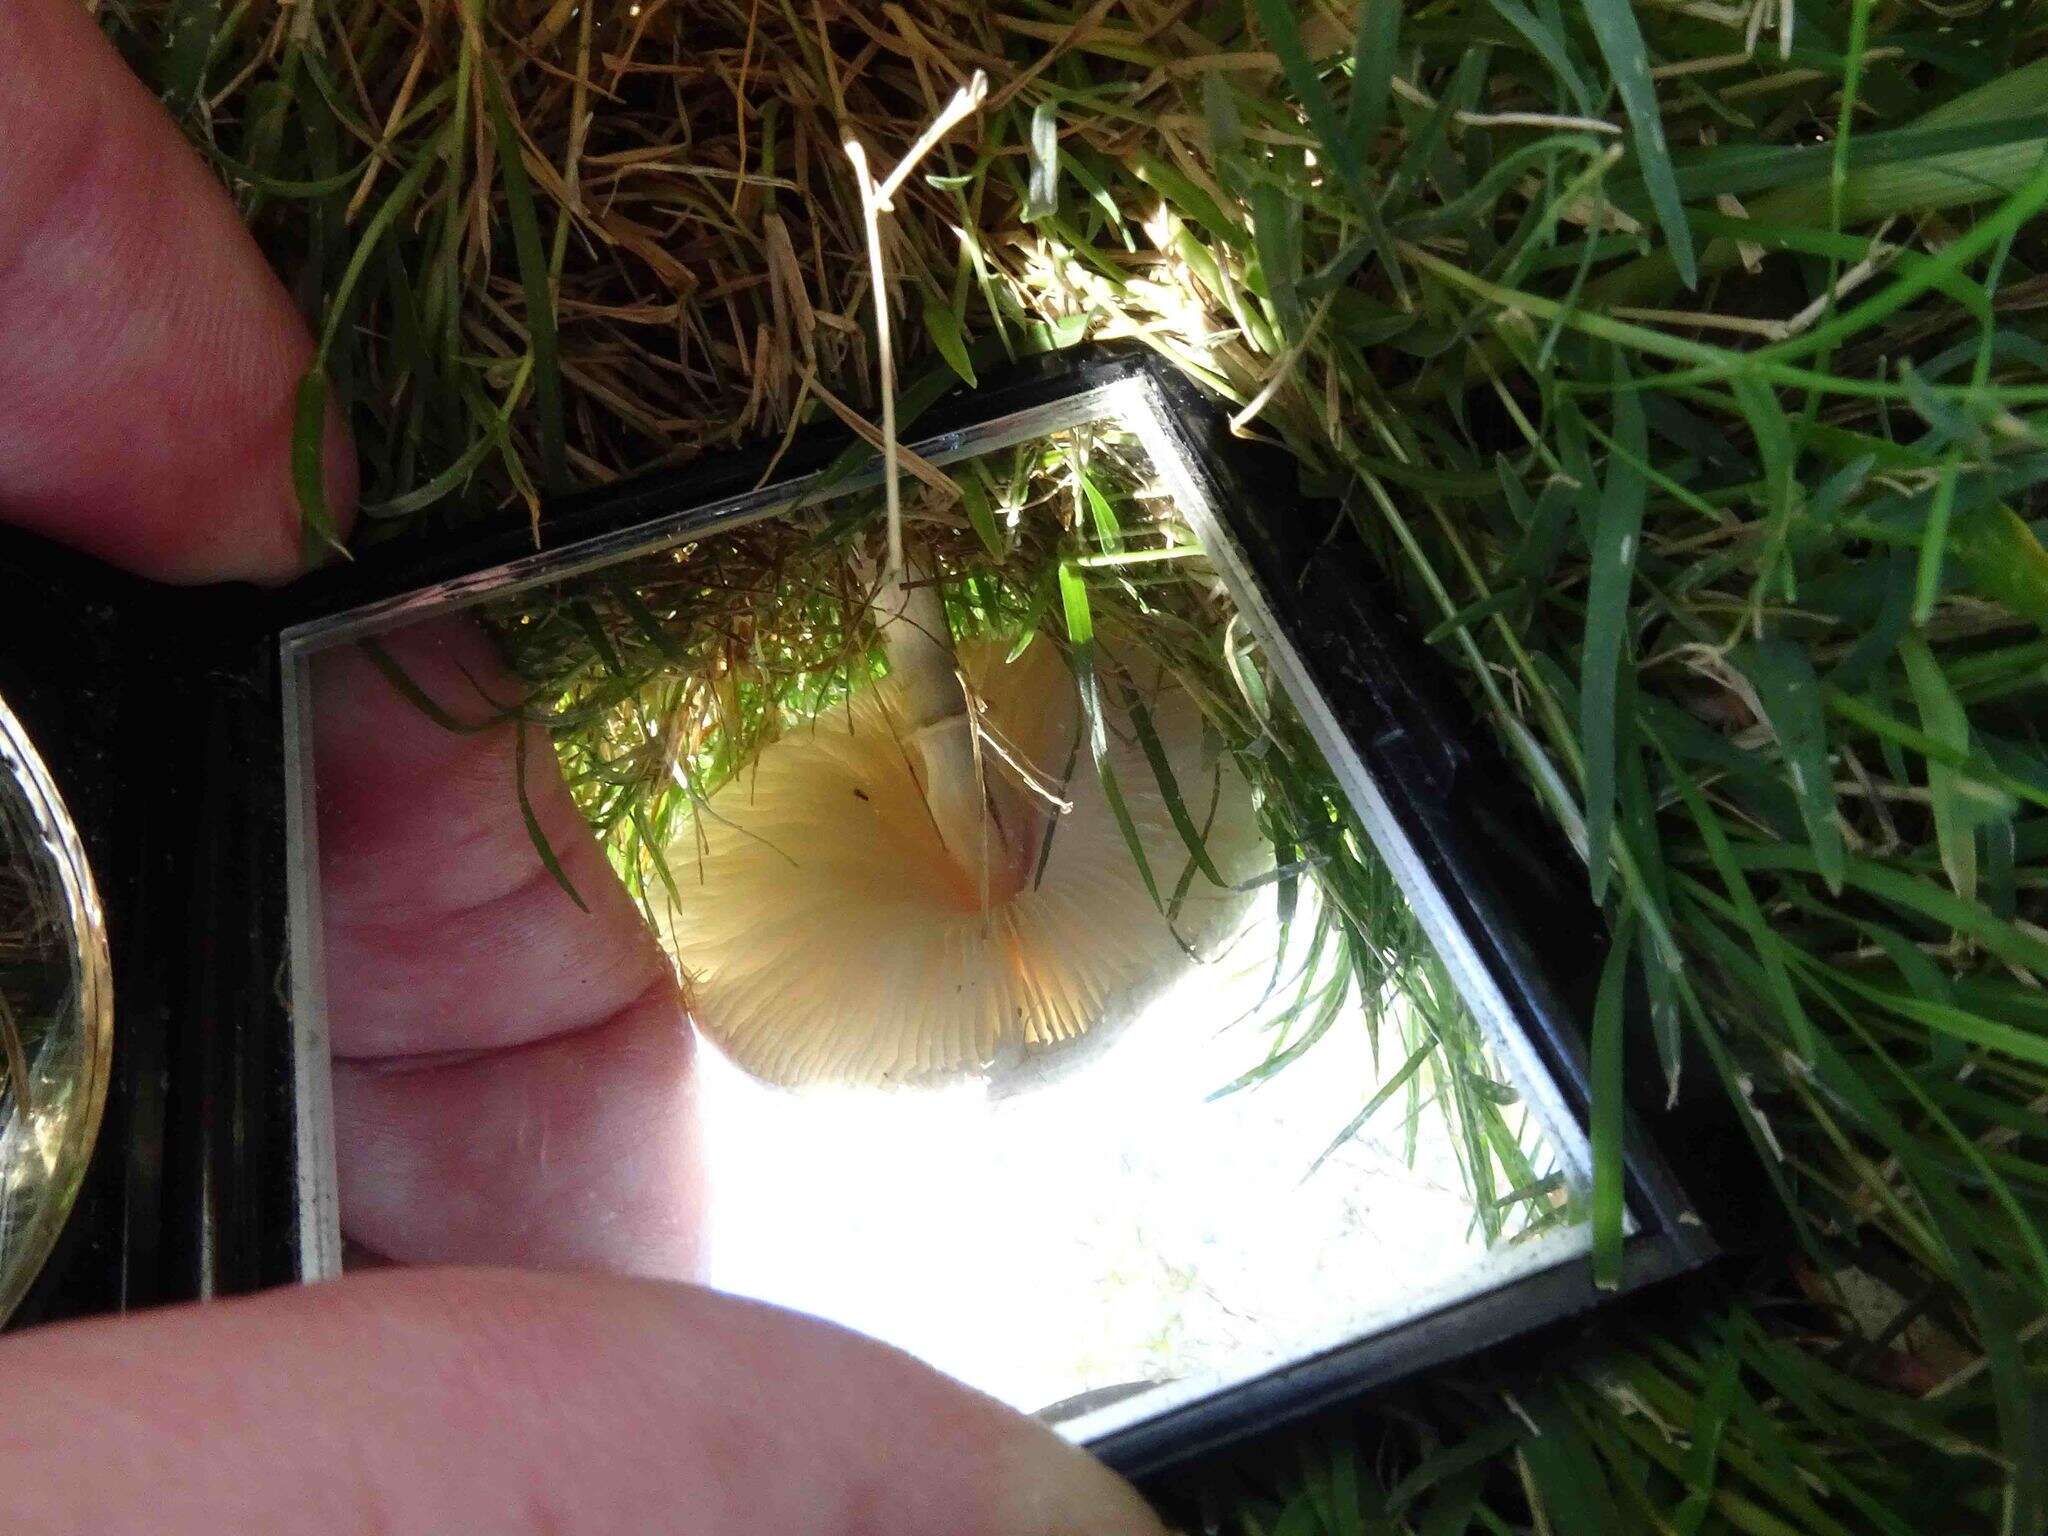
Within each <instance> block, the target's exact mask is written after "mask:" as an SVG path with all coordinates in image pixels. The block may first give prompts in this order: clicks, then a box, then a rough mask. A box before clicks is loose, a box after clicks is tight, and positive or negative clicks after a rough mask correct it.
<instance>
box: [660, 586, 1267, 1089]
mask: <svg viewBox="0 0 2048 1536" xmlns="http://www.w3.org/2000/svg"><path fill="white" fill-rule="evenodd" d="M940 623H941V624H943V618H941V620H940ZM940 633H941V634H943V633H944V631H943V629H941V630H940ZM885 639H886V640H889V641H890V642H891V645H890V651H891V656H890V659H891V664H892V668H891V672H890V674H889V675H888V676H886V677H885V678H883V679H882V680H881V681H880V682H878V683H876V684H874V685H873V686H870V687H864V688H862V689H860V690H858V691H857V692H856V693H855V695H854V697H853V698H852V699H851V700H850V701H849V702H848V703H847V705H846V706H845V707H844V708H843V709H836V710H833V711H831V712H829V713H827V714H826V715H823V716H821V717H820V718H819V719H817V720H816V721H814V722H812V723H811V724H810V725H809V726H807V727H805V728H804V729H802V730H798V731H794V732H792V733H790V734H789V735H787V736H784V737H782V738H780V739H779V740H777V741H775V742H774V743H772V744H770V745H769V746H768V747H767V748H765V749H764V750H763V751H762V753H761V755H760V757H759V758H758V760H757V761H756V762H755V763H754V764H753V765H752V766H751V767H750V768H749V769H748V770H747V771H746V772H745V773H743V774H741V775H740V776H739V777H738V778H736V779H734V780H733V781H732V782H731V783H729V784H728V785H727V786H726V787H725V788H724V789H722V790H721V791H720V792H719V793H717V794H716V795H714V796H713V797H712V799H711V802H710V804H709V806H708V807H707V808H706V809H705V811H704V813H703V814H701V815H700V816H698V817H697V818H696V823H695V825H694V826H692V827H690V828H688V829H687V830H686V831H685V832H684V833H683V834H682V836H681V837H679V838H678V840H677V842H676V844H675V846H674V847H673V848H672V849H671V850H670V866H671V869H672V871H673V873H674V876H675V882H676V887H677V899H676V900H675V901H674V902H672V903H669V904H667V906H666V908H665V910H664V911H662V912H661V913H660V914H659V915H658V926H659V927H660V929H661V930H662V937H663V940H664V942H665V943H666V944H667V945H668V947H669V949H670V952H671V953H672V954H674V955H675V957H676V959H677V961H678V963H679V964H680V965H681V967H682V970H683V973H684V976H685V979H686V982H687V985H688V989H689V994H690V998H691V1006H692V1012H693V1014H694V1015H695V1017H696V1020H697V1023H698V1026H699V1028H700V1029H702V1030H703V1031H704V1033H705V1034H706V1035H708V1036H709V1037H710V1038H711V1040H712V1041H714V1042H715V1043H716V1044H717V1045H718V1046H719V1047H720V1048H721V1049H722V1050H723V1051H724V1052H725V1053H726V1054H727V1055H728V1056H730V1057H731V1058H732V1059H733V1060H734V1061H735V1062H736V1063H737V1064H738V1065H739V1066H740V1067H741V1068H742V1069H744V1070H745V1071H747V1072H749V1073H751V1074H752V1075H754V1076H756V1077H758V1078H761V1079H764V1080H766V1081H768V1082H771V1083H776V1084H781V1085H787V1086H802V1085H812V1084H828V1083H830V1084H862V1085H886V1084H935V1083H943V1082H947V1081H954V1080H958V1079H960V1078H963V1077H968V1076H975V1075H982V1076H987V1075H991V1074H994V1075H997V1076H1000V1075H1002V1074H1003V1073H1004V1072H1005V1071H1007V1070H1011V1069H1015V1068H1017V1067H1018V1066H1019V1065H1020V1064H1022V1063H1027V1062H1028V1063H1029V1064H1030V1067H1031V1070H1030V1071H1029V1072H1028V1073H1027V1074H1026V1075H1027V1076H1028V1077H1030V1078H1031V1079H1033V1080H1037V1079H1040V1078H1042V1077H1043V1076H1044V1075H1045V1074H1044V1072H1043V1067H1044V1066H1045V1065H1046V1063H1045V1062H1044V1061H1043V1059H1042V1058H1044V1057H1045V1056H1046V1055H1047V1054H1048V1053H1054V1052H1065V1051H1069V1050H1071V1049H1072V1047H1073V1043H1074V1042H1076V1041H1078V1040H1080V1039H1081V1038H1082V1037H1084V1036H1087V1035H1089V1034H1091V1032H1094V1033H1096V1034H1098V1035H1099V1034H1100V1032H1102V1031H1104V1030H1107V1029H1113V1028H1115V1027H1116V1026H1117V1025H1119V1024H1121V1023H1124V1022H1128V1020H1129V1018H1130V1017H1131V1016H1133V1015H1134V1014H1135V1013H1136V1012H1137V1011H1140V1010H1141V1009H1142V1007H1143V1004H1144V1003H1145V1001H1146V1000H1147V999H1148V998H1149V997H1150V996H1152V995H1154V994H1155V993H1156V992H1157V991H1158V990H1159V988H1160V987H1162V986H1163V985H1164V984H1166V983H1167V982H1169V981H1171V980H1172V979H1173V978H1174V977H1176V976H1179V975H1181V974H1184V973H1185V970H1186V968H1187V967H1188V966H1189V965H1190V964H1191V963H1192V962H1191V961H1190V959H1189V956H1188V952H1187V949H1186V948H1183V943H1182V941H1183V940H1185V941H1186V942H1187V945H1188V946H1189V947H1191V948H1193V949H1194V950H1195V951H1197V953H1206V952H1207V951H1208V950H1210V949H1213V948H1214V947H1216V946H1217V945H1218V944H1219V943H1221V942H1222V941H1224V940H1226V939H1227V938H1228V937H1229V936H1230V935H1231V934H1232V933H1233V932H1234V931H1235V929H1236V927H1237V926H1238V925H1239V924H1240V923H1241V921H1242V919H1243V917H1244V914H1245V912H1246V910H1247V907H1248V905H1249V903H1248V899H1247V898H1246V897H1244V896H1243V895H1242V894H1240V893H1239V892H1237V891H1235V890H1232V889H1227V888H1225V889H1219V888H1218V887H1216V886H1213V885H1211V884H1210V883H1209V882H1208V881H1206V880H1204V879H1202V878H1201V877H1199V876H1198V877H1197V878H1196V879H1195V881H1194V882H1193V883H1192V884H1191V886H1190V888H1189V890H1188V892H1187V894H1186V896H1185V898H1184V900H1183V903H1182V907H1181V910H1180V914H1179V920H1178V923H1177V927H1178V931H1179V936H1178V937H1176V934H1175V931H1174V929H1173V928H1170V927H1169V926H1168V924H1167V922H1166V919H1165V918H1164V916H1162V915H1161V914H1160V913H1159V911H1158V910H1157V908H1155V907H1154V905H1153V903H1152V899H1151V897H1150V895H1149V894H1148V893H1147V891H1146V889H1145V885H1144V881H1143V878H1142V876H1141V875H1140V873H1139V870H1138V867H1137V864H1136V861H1135V860H1134V859H1133V858H1132V855H1131V850H1130V847H1129V845H1128V844H1127V843H1126V841H1125V840H1124V836H1123V832H1122V829H1121V828H1120V827H1119V826H1118V825H1117V821H1116V818H1115V816H1114V814H1113V812H1112V811H1111V809H1110V806H1109V804H1108V801H1107V799H1106V797H1105V796H1104V794H1103V790H1102V785H1101V780H1100V777H1099V775H1098V774H1097V773H1096V772H1095V770H1094V768H1093V766H1092V764H1091V763H1090V761H1089V758H1088V755H1087V753H1086V752H1085V751H1083V752H1080V753H1078V754H1077V753H1076V752H1075V743H1076V740H1077V735H1078V732H1079V731H1080V729H1081V721H1080V712H1079V706H1078V702H1077V699H1076V692H1075V687H1074V681H1073V678H1072V676H1071V674H1070V673H1069V671H1068V669H1067V666H1066V663H1065V660H1064V658H1063V657H1062V656H1061V655H1060V653H1059V652H1058V651H1057V650H1056V649H1055V647H1053V646H1052V645H1051V644H1050V643H1048V642H1046V641H1044V640H1038V641H1034V642H1033V643H1032V644H1031V645H1030V646H1029V647H1028V648H1027V649H1026V650H1025V651H1024V652H1023V654H1022V655H1021V656H1018V657H1017V658H1015V659H1014V660H1012V659H1009V658H1008V657H1007V653H1006V651H1007V648H1006V647H1005V646H1003V645H1001V644H998V643H995V642H987V641H973V642H969V643H967V644H964V645H962V646H960V647H959V648H958V650H957V653H956V654H949V655H948V656H947V657H946V658H945V659H946V660H948V661H951V662H955V663H957V667H958V676H957V677H955V676H953V668H952V666H950V665H949V666H948V667H947V669H946V670H947V676H948V680H949V682H950V684H951V686H952V688H953V689H954V691H955V693H956V694H959V692H960V685H959V678H965V680H966V682H967V685H968V692H969V693H970V694H971V696H972V697H973V699H974V700H975V701H976V703H975V704H974V705H972V706H970V705H968V704H967V702H966V696H965V695H962V696H961V705H960V708H959V709H958V711H945V712H943V713H942V712H939V711H938V710H935V709H934V701H935V700H936V701H937V703H939V704H941V705H943V704H944V703H945V700H944V698H943V694H939V693H936V691H935V690H932V689H930V688H929V687H924V691H923V694H922V696H920V695H919V693H918V691H917V690H918V689H919V688H920V687H922V686H923V685H925V684H926V683H927V682H928V679H929V674H928V673H925V672H923V671H921V669H920V667H919V666H917V665H910V666H904V665H901V664H900V663H899V662H898V655H899V653H898V651H897V647H896V645H895V644H894V637H893V636H891V635H890V634H889V633H888V632H887V631H886V630H885ZM935 649H936V647H935ZM948 650H949V651H950V647H948ZM1151 707H1152V712H1153V722H1154V725H1155V728H1156V729H1157V731H1158V734H1159V737H1160V740H1161V743H1162V745H1163V746H1164V748H1165V751H1166V756H1167V760H1168V763H1169V765H1170V766H1171V767H1172V769H1173V774H1174V778H1175V780H1176V782H1177V783H1178V784H1179V786H1180V787H1181V791H1182V794H1183V795H1184V797H1185V799H1186V800H1187V802H1188V804H1189V806H1190V808H1191V809H1192V810H1193V811H1194V814H1195V816H1196V818H1197V821H1198V823H1199V822H1201V821H1202V820H1203V819H1204V818H1205V817H1206V819H1207V822H1208V835H1207V839H1206V841H1207V847H1208V850H1209V853H1210V856H1211V859H1212V861H1213V862H1214V863H1215V864H1216V865H1217V867H1218V871H1219V873H1221V874H1223V875H1224V877H1225V879H1226V880H1227V881H1230V882H1232V883H1233V884H1235V883H1237V882H1240V881H1242V880H1244V879H1245V878H1247V877H1249V876H1250V875H1252V874H1254V873H1256V872H1257V871H1258V870H1259V869H1260V868H1261V867H1263V866H1264V865H1266V864H1270V861H1271V850H1270V848H1268V847H1267V846H1266V844H1265V843H1264V841H1263V839H1262V838H1261V836H1260V834H1259V831H1258V826H1257V819H1256V816H1255V813H1254V808H1253V804H1252V796H1251V792H1250V789H1249V787H1248V786H1247V785H1246V783H1245V781H1244V779H1243V778H1242V776H1241V775H1239V774H1238V773H1237V771H1236V769H1235V768H1234V766H1233V765H1232V764H1231V763H1230V762H1229V761H1228V760H1227V758H1223V759H1219V760H1214V761H1205V760H1204V753H1203V748H1202V731H1201V720H1200V715H1199V712H1198V711H1197V709H1196V708H1195V705H1194V703H1193V701H1192V700H1191V699H1189V698H1188V697H1187V696H1186V695H1185V694H1183V693H1180V692H1179V691H1178V690H1177V689H1173V688H1171V687H1169V688H1168V689H1167V690H1165V691H1163V692H1162V695H1161V696H1160V697H1159V698H1157V699H1154V700H1153V701H1152V704H1151ZM970 708H972V709H973V710H974V713H973V714H972V715H970V714H969V713H968V711H969V709H970ZM954 719H957V720H958V721H959V725H958V726H957V727H956V726H953V725H950V724H948V723H947V722H949V721H951V720H954ZM973 719H979V720H980V722H981V727H982V735H983V738H984V740H983V746H984V747H991V745H992V744H999V745H1000V747H1001V749H1002V750H1001V752H1000V753H999V752H997V751H995V750H985V751H982V752H981V753H979V754H978V756H979V759H980V765H981V771H980V772H979V773H978V774H976V776H975V777H974V778H973V779H972V780H971V781H970V782H971V783H972V785H973V793H972V796H971V798H969V797H967V796H962V795H959V794H958V793H957V780H956V782H955V790H956V793H955V794H954V795H953V797H952V799H951V800H950V801H949V799H948V796H947V794H946V793H945V792H944V790H943V788H942V790H941V792H940V793H938V794H930V793H928V792H927V786H928V784H929V782H930V780H931V778H933V777H940V778H943V777H944V776H945V775H946V774H947V773H948V772H949V771H955V770H957V766H958V765H957V763H956V764H955V766H954V769H953V770H949V769H948V767H947V766H946V764H947V762H948V758H949V757H957V755H958V753H959V751H960V750H961V748H962V745H963V744H964V747H965V749H966V750H967V751H968V752H970V753H972V752H973V748H974V742H973V737H972V735H971V734H969V733H970V731H971V726H970V725H969V722H970V721H971V720H973ZM935 721H936V722H937V723H938V729H937V730H934V729H933V723H934V722H935ZM913 722H915V723H913ZM1110 723H1111V724H1112V725H1113V726H1116V727H1122V726H1124V725H1125V724H1126V722H1123V721H1116V720H1112V721H1111V722H1110ZM920 725H921V726H922V727H923V728H924V729H923V730H922V732H920V731H919V729H918V727H919V726H920ZM942 732H954V733H956V734H955V736H954V739H952V740H947V739H946V737H945V736H944V735H943V734H941V733H942ZM1128 736H1129V732H1128V730H1124V729H1113V730H1112V731H1111V732H1110V754H1111V759H1112V767H1113V770H1114V771H1115V774H1116V777H1117V781H1118V784H1119V787H1120V788H1121V790H1122V793H1123V797H1124V801H1125V805H1126V808H1127V810H1128V812H1129V815H1130V818H1131V821H1132V824H1133V826H1134V827H1135V829H1136V831H1137V834H1138V839H1139V842H1140V844H1141V845H1142V846H1143V848H1144V850H1145V854H1146V858H1147V861H1148V863H1149V864H1150V865H1151V867H1152V868H1153V870H1154V871H1155V872H1157V873H1158V876H1159V878H1160V880H1161V883H1162V884H1166V885H1170V884H1171V881H1172V879H1173V877H1174V876H1176V875H1177V874H1178V872H1179V871H1180V870H1181V869H1182V867H1183V866H1184V865H1185V863H1186V861H1187V850H1186V847H1185V845H1184V843H1183V842H1182V840H1181V836H1180V834H1179V832H1178V831H1177V830H1176V828H1175V827H1174V824H1173V820H1172V817H1171V815H1170V814H1169V812H1168V809H1167V805H1166V800H1165V796H1164V795H1163V794H1162V793H1161V791H1160V789H1159V786H1158V782H1157V779H1156V776H1155V775H1154V773H1153V770H1152V768H1151V766H1150V764H1149V763H1148V762H1147V761H1146V759H1145V757H1144V755H1143V754H1142V753H1141V752H1140V751H1139V750H1138V749H1137V748H1136V747H1135V746H1133V745H1130V744H1129V743H1128V741H1127V740H1126V738H1127V737H1128ZM935 737H936V738H937V741H936V743H935V742H934V738H935ZM1005 756H1007V757H1009V758H1012V759H1015V760H1016V761H1017V762H1019V763H1022V764H1024V765H1027V766H1028V767H1029V768H1030V769H1032V770H1033V776H1034V777H1036V778H1038V779H1040V780H1042V781H1051V782H1052V783H1053V784H1055V785H1056V784H1057V782H1058V779H1059V776H1060V773H1061V770H1062V769H1063V768H1064V766H1065V765H1066V764H1067V763H1068V762H1069V760H1070V759H1071V760H1074V761H1075V762H1076V764H1077V766H1076V768H1075V770H1074V772H1073V775H1072V778H1071V781H1070V782H1069V783H1068V784H1067V785H1066V787H1065V793H1066V795H1067V796H1068V799H1069V801H1070V807H1071V808H1070V809H1067V810H1066V811H1064V813H1063V812H1062V811H1060V810H1059V809H1058V808H1056V807H1055V806H1054V805H1053V804H1051V803H1050V802H1049V800H1048V799H1047V797H1046V796H1045V795H1044V794H1043V793H1041V792H1040V791H1039V790H1036V789H1033V788H1031V787H1030V786H1029V785H1027V784H1026V783H1025V782H1023V780H1024V775H1023V774H1021V773H1019V772H1017V771H1015V770H1014V769H1012V768H1011V767H1009V766H1007V765H1006V764H1005V763H1004V762H1003V761H1002V759H1003V757H1005ZM1212 791H1213V793H1214V800H1215V809H1214V813H1213V815H1210V814H1208V811H1209V802H1210V799H1211V794H1212ZM963 801H964V802H965V803H964V805H963V803H962V802H963ZM984 866H985V867H984Z"/></svg>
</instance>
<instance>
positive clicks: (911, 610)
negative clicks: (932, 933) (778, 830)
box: [877, 566, 996, 908]
mask: <svg viewBox="0 0 2048 1536" xmlns="http://www.w3.org/2000/svg"><path fill="white" fill-rule="evenodd" d="M879 605H880V608H881V612H882V615H883V617H882V620H881V623H880V624H879V625H878V626H877V628H878V631H879V633H880V635H881V637H882V644H883V648H884V650H885V652H886V653H887V655H888V658H889V675H890V677H891V678H893V679H894V680H895V682H896V685H897V688H898V690H899V692H900V696H901V698H902V701H903V709H904V716H905V724H906V726H907V727H908V735H909V740H910V744H911V745H912V747H913V748H915V750H916V752H917V755H918V759H919V761H920V763H921V764H922V766H923V768H924V775H923V777H924V794H925V803H926V805H927V806H928V807H929V808H930V810H931V813H932V821H933V824H934V825H936V826H937V828H938V831H939V837H940V840H941V841H943V842H944V843H945V845H946V847H947V849H948V850H949V851H950V852H951V853H952V855H953V857H954V858H955V859H957V860H959V861H960V865H961V867H962V868H964V869H970V870H978V871H979V872H980V887H981V894H982V905H983V907H984V908H985V907H986V906H987V896H988V856H989V850H990V845H991V838H992V837H993V836H994V835H996V829H995V828H994V827H992V826H991V825H990V816H989V811H988V795H987V792H986V788H985V785H984V782H983V778H982V774H981V765H980V762H979V760H978V756H979V755H978V753H977V751H976V744H975V736H974V720H973V717H972V715H971V714H970V713H969V706H968V702H967V693H966V689H965V686H964V685H963V684H962V682H961V678H960V663H959V661H958V659H957V658H956V657H955V656H954V653H953V632H952V630H951V629H950V628H949V627H948V626H947V623H946V605H945V603H944V601H943V600H942V599H941V598H940V596H939V589H938V587H937V586H936V585H935V584H933V583H931V582H930V581H928V580H925V579H923V573H922V572H920V571H918V570H917V569H916V568H915V567H914V566H905V567H904V568H903V574H902V575H901V576H900V577H898V578H894V579H891V580H888V581H887V582H886V583H885V585H884V587H883V590H882V595H881V597H880V599H879Z"/></svg>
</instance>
